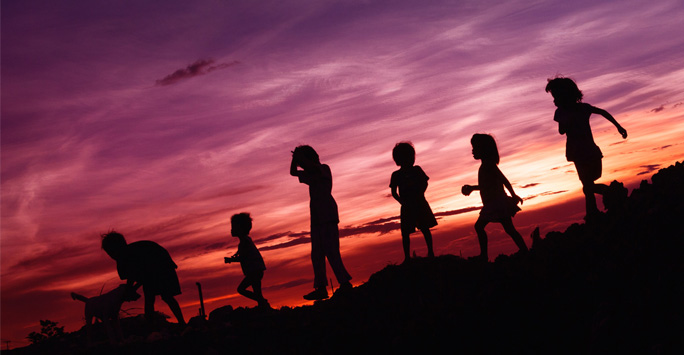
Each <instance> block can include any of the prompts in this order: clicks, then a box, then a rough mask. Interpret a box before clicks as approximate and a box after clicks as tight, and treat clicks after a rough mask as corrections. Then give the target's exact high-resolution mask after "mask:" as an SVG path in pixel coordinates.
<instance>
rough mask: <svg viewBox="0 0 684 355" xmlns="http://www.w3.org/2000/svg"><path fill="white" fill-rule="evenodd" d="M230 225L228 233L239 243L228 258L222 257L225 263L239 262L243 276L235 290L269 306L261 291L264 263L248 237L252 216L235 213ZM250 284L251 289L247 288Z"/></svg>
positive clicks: (260, 305) (260, 304)
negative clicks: (235, 250)
mask: <svg viewBox="0 0 684 355" xmlns="http://www.w3.org/2000/svg"><path fill="white" fill-rule="evenodd" d="M230 226H231V228H230V234H231V235H232V236H233V237H236V238H238V239H240V244H238V250H237V253H235V255H233V256H231V257H229V258H224V262H225V263H226V264H229V263H232V262H239V263H240V267H241V268H242V273H243V275H245V278H244V279H243V280H242V282H240V285H238V288H237V291H238V293H239V294H241V295H243V296H245V297H247V298H249V299H252V300H255V301H257V303H258V307H259V308H271V306H270V305H269V304H268V301H267V300H266V299H265V298H264V295H263V294H262V293H261V280H262V279H263V278H264V270H266V264H264V259H263V258H262V257H261V253H259V249H257V247H256V245H254V242H253V241H252V238H250V237H249V232H250V231H251V230H252V217H251V216H250V215H249V213H244V212H243V213H238V214H235V215H233V216H232V217H231V218H230ZM250 286H251V287H252V291H249V290H248V289H247V287H250Z"/></svg>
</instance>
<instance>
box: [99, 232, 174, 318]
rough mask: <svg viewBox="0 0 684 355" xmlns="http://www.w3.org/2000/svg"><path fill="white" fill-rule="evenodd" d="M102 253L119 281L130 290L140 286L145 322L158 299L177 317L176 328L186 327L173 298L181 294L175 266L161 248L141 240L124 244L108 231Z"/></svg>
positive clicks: (120, 237) (116, 235) (124, 242)
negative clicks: (112, 263) (112, 264)
mask: <svg viewBox="0 0 684 355" xmlns="http://www.w3.org/2000/svg"><path fill="white" fill-rule="evenodd" d="M102 249H104V251H105V252H106V253H107V255H109V256H110V257H111V258H112V259H114V260H115V261H116V270H117V272H118V273H119V278H121V280H126V281H127V284H128V285H129V286H131V288H132V289H133V290H137V289H138V288H140V287H141V286H142V289H143V294H145V318H146V319H147V320H148V321H152V320H153V318H154V299H155V297H156V296H157V295H160V296H161V299H162V301H164V302H166V304H167V305H168V306H169V308H170V309H171V312H173V315H174V316H176V320H177V321H178V324H181V325H185V319H184V318H183V313H182V312H181V308H180V305H179V304H178V301H176V298H175V297H174V296H177V295H180V294H181V288H180V283H179V282H178V275H176V268H178V266H176V263H174V262H173V259H171V255H169V252H168V251H166V249H164V247H162V246H161V245H159V244H157V243H155V242H152V241H149V240H141V241H137V242H133V243H130V244H128V243H126V239H125V238H124V236H123V234H121V233H118V232H115V231H111V232H109V233H106V234H102Z"/></svg>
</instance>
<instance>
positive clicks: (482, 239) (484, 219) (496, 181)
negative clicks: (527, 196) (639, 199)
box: [461, 133, 528, 261]
mask: <svg viewBox="0 0 684 355" xmlns="http://www.w3.org/2000/svg"><path fill="white" fill-rule="evenodd" d="M470 144H471V145H472V146H473V158H475V159H479V160H481V161H482V164H481V165H480V169H479V170H478V172H477V185H474V186H473V185H463V187H462V188H461V192H462V193H463V194H464V195H466V196H468V195H470V193H471V192H473V190H479V191H480V197H481V198H482V210H480V217H479V218H478V219H477V222H475V232H477V240H478V242H479V243H480V256H479V257H480V258H481V259H483V260H484V261H487V260H489V257H488V255H487V233H486V232H485V227H486V226H487V224H489V222H498V223H501V225H502V226H503V228H504V231H506V233H507V234H508V235H510V236H511V238H513V241H514V242H515V245H517V246H518V249H520V251H523V252H526V251H527V250H528V249H527V246H526V245H525V241H523V238H522V236H521V235H520V233H518V231H517V230H516V229H515V226H513V219H512V217H513V216H515V214H516V213H517V212H518V211H520V208H519V207H518V203H520V204H522V202H523V201H522V199H521V198H520V197H518V195H516V194H515V192H514V191H513V186H511V183H510V182H508V179H506V177H505V176H504V174H503V173H502V172H501V170H499V167H498V166H497V165H498V164H499V150H498V148H497V147H496V141H495V140H494V137H492V136H490V135H488V134H479V133H478V134H475V135H473V138H472V139H471V140H470ZM504 187H505V188H506V189H508V191H509V192H510V193H511V197H509V196H508V195H506V191H504Z"/></svg>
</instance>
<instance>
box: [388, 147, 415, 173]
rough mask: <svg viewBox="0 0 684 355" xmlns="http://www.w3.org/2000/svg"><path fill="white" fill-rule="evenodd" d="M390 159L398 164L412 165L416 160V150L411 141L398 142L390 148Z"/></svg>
mask: <svg viewBox="0 0 684 355" xmlns="http://www.w3.org/2000/svg"><path fill="white" fill-rule="evenodd" d="M392 159H394V162H395V163H396V164H397V165H398V166H402V167H403V166H413V163H415V162H416V150H415V149H414V148H413V144H411V142H399V143H397V144H395V145H394V149H392Z"/></svg>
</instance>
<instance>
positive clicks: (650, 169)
mask: <svg viewBox="0 0 684 355" xmlns="http://www.w3.org/2000/svg"><path fill="white" fill-rule="evenodd" d="M640 167H641V168H642V169H644V170H642V171H640V172H638V173H637V175H646V174H650V173H652V172H654V171H656V170H658V169H659V168H660V164H649V165H641V166H640Z"/></svg>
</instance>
